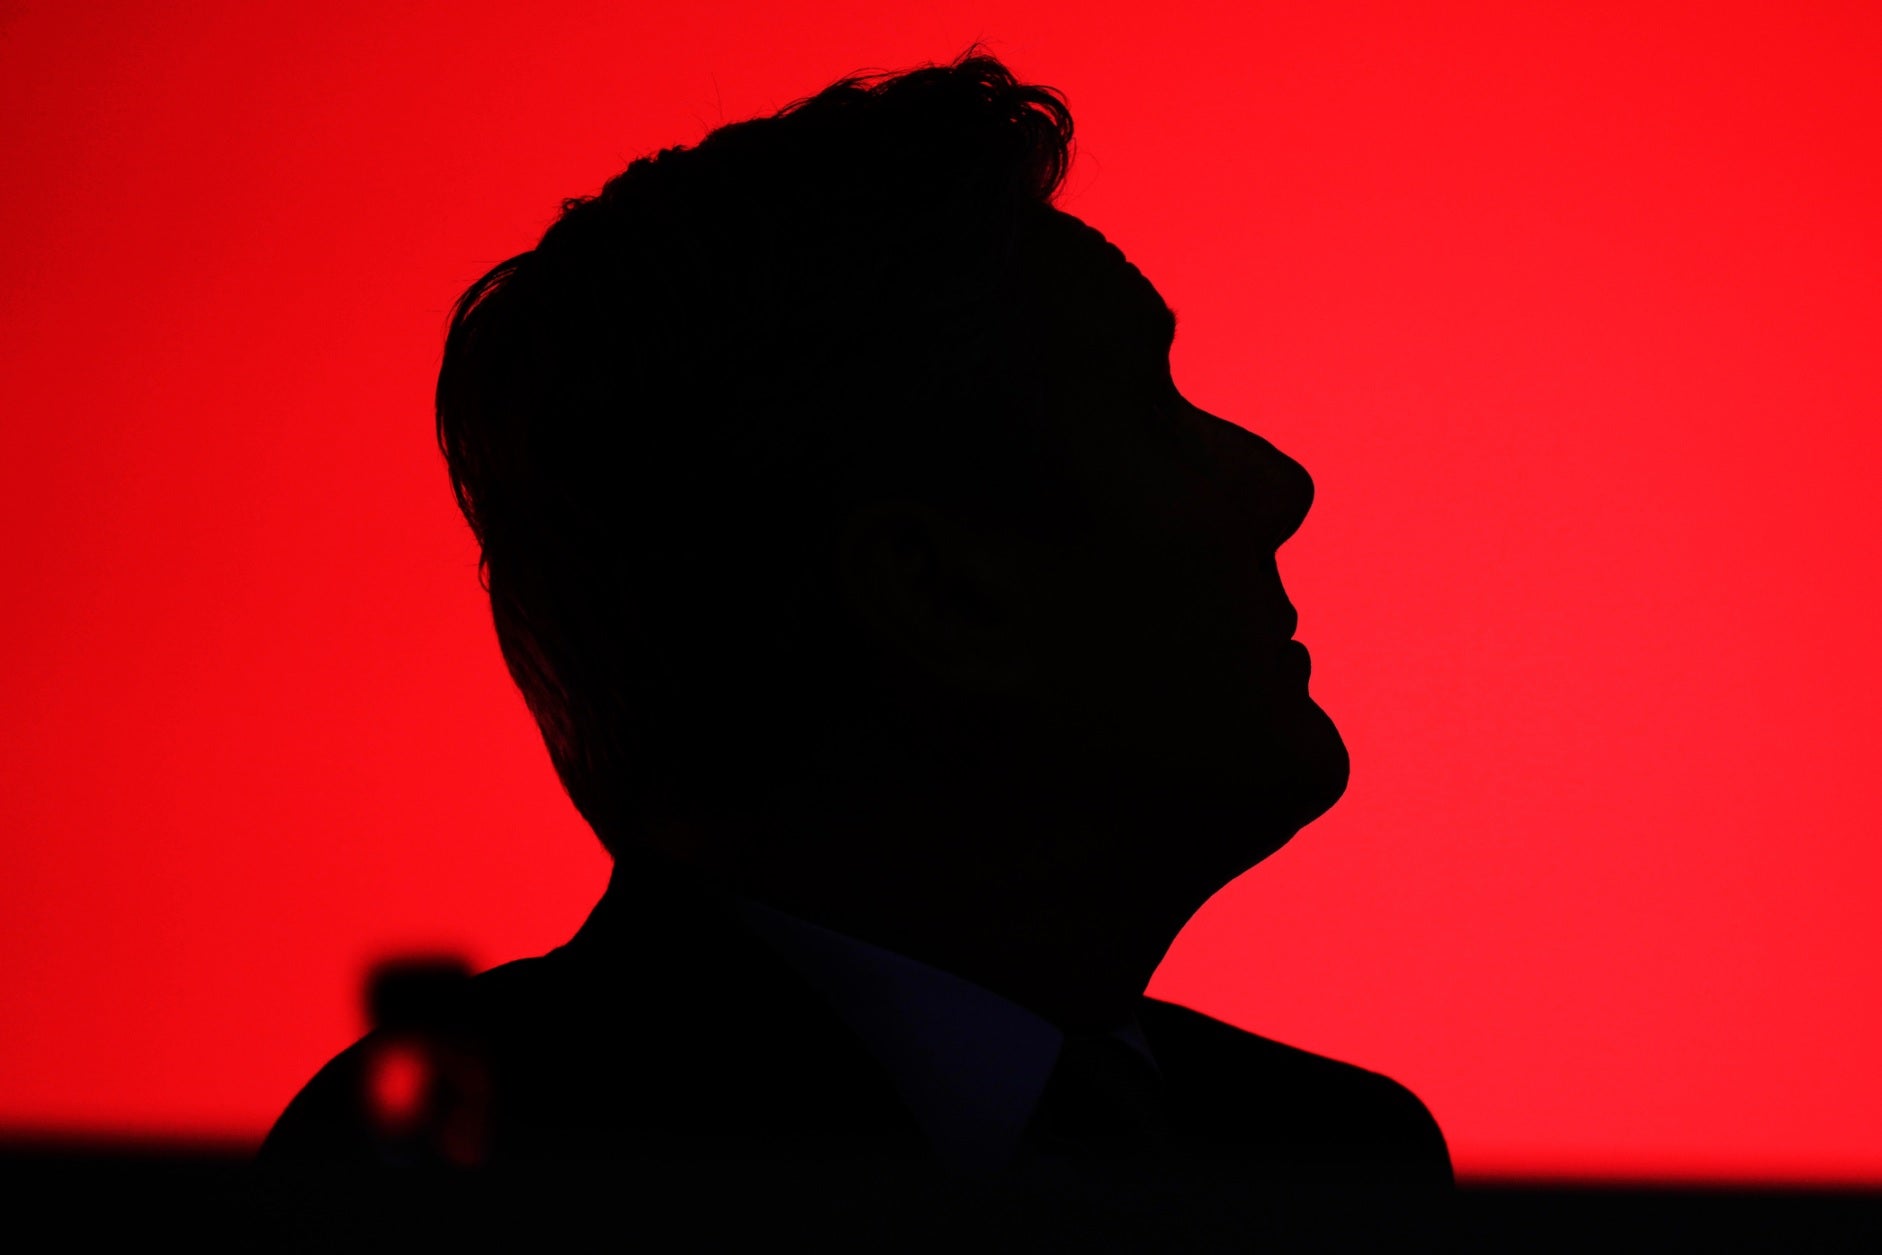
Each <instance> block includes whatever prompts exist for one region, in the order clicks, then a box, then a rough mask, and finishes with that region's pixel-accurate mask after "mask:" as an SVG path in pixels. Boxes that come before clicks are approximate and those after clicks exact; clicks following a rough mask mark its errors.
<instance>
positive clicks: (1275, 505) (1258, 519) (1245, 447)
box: [1222, 419, 1314, 549]
mask: <svg viewBox="0 0 1882 1255" xmlns="http://www.w3.org/2000/svg"><path fill="white" fill-rule="evenodd" d="M1222 427H1224V428H1226V429H1227V432H1226V435H1227V443H1228V445H1229V454H1230V457H1231V459H1232V464H1233V465H1234V466H1235V467H1236V468H1237V470H1238V475H1237V479H1238V481H1239V483H1238V491H1237V493H1236V496H1237V497H1238V498H1239V499H1240V500H1241V501H1242V502H1244V503H1245V504H1246V506H1247V508H1248V509H1249V510H1250V511H1251V512H1252V513H1253V514H1254V515H1255V517H1254V519H1253V520H1252V527H1253V530H1254V534H1255V535H1257V536H1260V537H1262V538H1263V540H1264V541H1265V543H1266V544H1267V545H1268V547H1269V548H1271V549H1279V548H1280V547H1281V546H1282V545H1284V544H1286V543H1287V540H1288V538H1289V537H1290V536H1292V535H1293V534H1294V533H1295V532H1297V531H1299V530H1300V525H1301V524H1302V523H1304V522H1305V521H1306V519H1307V511H1309V510H1311V509H1312V508H1313V494H1314V484H1313V476H1312V475H1309V474H1308V473H1307V468H1306V467H1304V466H1302V465H1301V464H1300V463H1299V462H1296V461H1295V460H1294V459H1293V458H1291V457H1289V456H1287V454H1285V453H1283V452H1281V451H1280V450H1279V449H1277V448H1275V447H1274V445H1273V444H1271V443H1269V442H1268V441H1267V440H1265V439H1263V438H1262V437H1260V436H1258V435H1256V434H1255V433H1254V432H1252V431H1249V430H1248V429H1247V428H1246V427H1243V426H1241V425H1240V424H1238V423H1232V422H1229V421H1228V420H1226V419H1224V420H1222Z"/></svg>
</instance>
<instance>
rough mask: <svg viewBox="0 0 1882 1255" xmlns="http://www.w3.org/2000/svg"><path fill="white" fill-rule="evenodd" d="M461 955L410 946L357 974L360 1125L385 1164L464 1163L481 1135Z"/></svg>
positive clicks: (486, 1084) (481, 1143)
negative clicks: (360, 992) (365, 1026)
mask: <svg viewBox="0 0 1882 1255" xmlns="http://www.w3.org/2000/svg"><path fill="white" fill-rule="evenodd" d="M470 979H471V968H470V964H468V963H466V962H465V961H464V960H463V959H460V958H457V957H456V956H453V955H411V956H403V957H399V958H392V959H386V960H383V961H381V962H379V963H377V964H375V965H374V966H373V968H372V970H371V972H370V973H369V974H368V976H367V980H366V991H365V994H366V1013H367V1017H368V1018H369V1019H370V1021H371V1024H372V1033H371V1035H370V1036H369V1037H368V1038H367V1039H366V1042H365V1047H366V1053H365V1059H364V1066H363V1067H362V1069H361V1073H360V1077H361V1081H360V1084H361V1091H362V1092H361V1093H360V1094H359V1102H360V1108H361V1115H362V1116H363V1117H364V1119H363V1121H362V1125H363V1126H364V1127H366V1128H370V1129H371V1130H372V1132H373V1135H374V1136H375V1137H376V1139H377V1146H376V1148H375V1149H376V1158H377V1159H378V1160H379V1161H380V1162H382V1163H385V1164H387V1165H397V1166H407V1167H417V1166H421V1165H435V1166H439V1167H452V1168H471V1167H476V1166H477V1165H478V1164H481V1163H482V1162H483V1161H484V1158H485V1153H486V1150H487V1147H488V1142H489V1110H490V1070H489V1066H488V1064H487V1062H486V1060H485V1051H484V1048H483V1043H482V1042H481V1041H480V1040H479V1039H478V1037H477V1034H476V1033H475V1032H474V1030H473V1028H472V1026H471V1023H470V1019H469V1016H468V1015H467V1014H466V1008H467V1002H466V995H467V993H468V991H469V988H470Z"/></svg>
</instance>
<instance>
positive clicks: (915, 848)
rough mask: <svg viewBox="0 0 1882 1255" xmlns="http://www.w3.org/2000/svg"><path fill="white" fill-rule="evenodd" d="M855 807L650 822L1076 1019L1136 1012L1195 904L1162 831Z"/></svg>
mask: <svg viewBox="0 0 1882 1255" xmlns="http://www.w3.org/2000/svg"><path fill="white" fill-rule="evenodd" d="M854 815H855V812H854V811H853V810H851V811H849V812H848V819H847V822H844V821H842V820H839V819H837V818H835V817H833V816H825V817H822V818H820V819H818V820H816V821H814V822H806V821H804V820H788V819H779V818H776V817H772V818H769V819H765V820H759V821H753V820H732V819H725V818H721V819H717V820H714V821H710V822H708V821H699V820H694V821H689V822H686V823H664V824H662V825H660V826H658V827H657V828H656V829H654V830H653V833H652V834H651V835H652V840H653V842H654V844H655V845H656V846H657V848H658V849H659V850H661V851H662V852H664V853H666V854H668V855H669V856H670V857H673V858H675V859H676V860H678V861H680V862H682V863H684V864H685V865H687V866H688V867H690V868H692V869H693V870H695V871H698V872H700V873H701V874H703V875H705V876H706V877H707V878H709V879H711V880H713V881H715V882H717V883H719V884H721V885H723V886H725V887H726V888H728V889H731V890H732V891H733V892H736V893H740V894H743V895H744V896H746V897H749V898H752V899H755V900H757V901H759V902H763V903H766V904H768V905H771V906H774V907H776V908H777V909H779V910H782V911H786V912H789V913H790V914H793V915H796V916H798V917H800V918H802V919H807V920H810V921H812V922H813V923H817V924H821V925H823V926H824V927H826V928H830V929H833V930H835V931H837V932H841V933H844V934H846V935H848V936H852V937H856V938H858V939H859V940H863V941H867V942H870V943H872V944H874V945H878V946H881V947H883V948H884V949H888V950H893V951H895V952H897V953H899V954H904V955H907V956H908V957H909V958H912V959H916V960H918V961H920V962H923V963H927V964H929V965H930V966H933V967H937V968H940V969H942V970H944V971H948V972H952V973H953V974H955V975H957V976H960V977H962V978H963V979H965V980H970V981H972V982H974V983H975V984H977V985H980V986H982V987H984V988H986V989H989V990H991V991H993V992H994V993H997V994H1000V995H1001V996H1003V997H1006V998H1009V999H1011V1000H1012V1001H1014V1002H1016V1003H1018V1004H1019V1005H1021V1006H1024V1007H1026V1008H1028V1009H1029V1010H1032V1011H1034V1012H1035V1013H1037V1014H1038V1015H1040V1016H1043V1017H1044V1018H1045V1019H1047V1020H1049V1021H1051V1022H1052V1023H1053V1024H1055V1025H1057V1026H1058V1027H1060V1028H1061V1029H1063V1030H1065V1031H1066V1032H1071V1033H1080V1032H1092V1031H1099V1030H1103V1029H1108V1028H1115V1027H1117V1026H1118V1025H1121V1024H1123V1023H1126V1022H1128V1021H1129V1020H1130V1019H1131V1017H1132V1016H1133V1015H1135V1013H1136V1010H1137V1004H1138V1000H1139V999H1140V998H1141V997H1142V995H1143V992H1144V989H1145V988H1146V987H1147V986H1148V985H1149V983H1150V978H1151V976H1152V975H1153V974H1154V973H1155V971H1156V969H1157V966H1158V964H1159V963H1161V962H1162V960H1163V956H1164V954H1165V953H1166V952H1167V951H1168V949H1169V947H1170V944H1171V943H1172V942H1173V941H1174V940H1175V938H1176V934H1177V933H1178V932H1179V931H1180V930H1181V929H1182V926H1183V924H1184V923H1185V922H1187V920H1188V918H1189V916H1190V915H1191V914H1192V913H1193V912H1194V910H1195V909H1196V907H1198V906H1200V905H1201V901H1202V899H1200V898H1199V899H1197V900H1196V901H1194V902H1187V901H1181V900H1177V901H1172V900H1171V897H1170V895H1169V894H1168V893H1167V891H1165V892H1163V893H1161V894H1160V893H1159V890H1160V889H1161V888H1162V882H1160V881H1159V879H1158V874H1159V871H1160V869H1159V868H1158V867H1157V866H1156V865H1155V864H1154V862H1153V861H1151V860H1150V859H1149V858H1148V857H1147V853H1146V847H1148V849H1149V850H1150V851H1154V850H1155V849H1156V848H1157V843H1156V842H1154V841H1145V840H1144V839H1143V837H1142V835H1141V834H1136V835H1135V836H1133V834H1131V833H1129V832H1127V831H1123V830H1121V829H1120V828H1119V827H1117V826H1116V825H1113V826H1109V827H1107V826H1105V825H1102V824H1100V823H1099V822H1098V821H1097V820H1096V819H1094V818H1093V817H1091V816H1080V817H1076V818H1068V817H1066V816H1065V814H1064V813H1063V812H1061V813H1059V814H1058V815H1057V816H1055V817H1046V816H1041V815H1037V814H1034V815H1031V816H1030V817H1029V816H1027V815H1026V814H1025V813H1023V812H1020V813H1016V812H1015V811H1014V810H1013V809H1011V808H998V807H995V808H989V817H988V818H984V819H980V820H977V821H975V822H972V823H966V822H960V821H952V822H950V821H945V820H942V819H940V818H939V817H937V816H934V815H932V814H925V815H921V816H916V817H908V816H901V817H896V818H893V819H883V820H881V821H879V822H872V823H858V822H857V821H856V819H855V818H854ZM1163 875H1165V876H1166V877H1167V872H1164V873H1163ZM1205 896H1206V895H1205Z"/></svg>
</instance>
